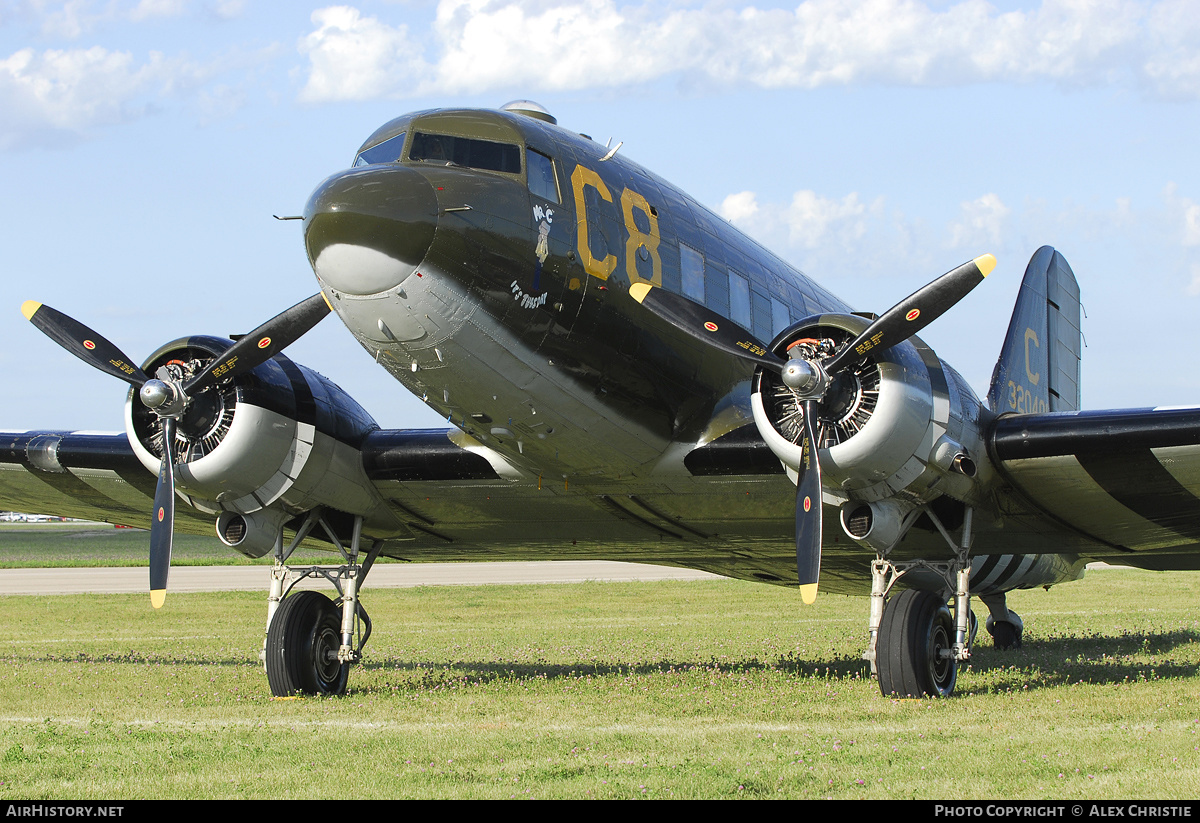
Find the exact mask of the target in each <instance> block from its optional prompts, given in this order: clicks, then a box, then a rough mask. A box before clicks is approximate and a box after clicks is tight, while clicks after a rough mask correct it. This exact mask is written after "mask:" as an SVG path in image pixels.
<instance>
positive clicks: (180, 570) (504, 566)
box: [0, 560, 719, 595]
mask: <svg viewBox="0 0 1200 823" xmlns="http://www.w3.org/2000/svg"><path fill="white" fill-rule="evenodd" d="M705 579H714V580H715V579H719V578H718V577H717V575H714V574H709V573H707V572H698V571H692V570H690V569H673V568H669V567H666V566H646V565H642V564H640V563H612V562H606V561H581V560H557V561H546V562H536V563H535V562H528V563H522V562H513V563H404V564H401V563H386V564H380V565H378V566H375V567H374V568H373V569H371V572H370V574H369V575H368V576H367V580H366V583H365V585H364V588H365V589H366V590H368V591H369V590H370V589H373V588H405V587H410V586H479V585H486V584H489V583H492V584H502V585H504V584H508V585H511V584H519V583H582V582H584V581H587V580H606V581H630V580H705ZM269 580H270V567H269V566H176V567H175V568H172V569H171V580H170V584H169V585H168V586H167V588H168V589H169V590H170V591H171V592H173V593H179V592H215V591H261V592H264V593H265V592H266V591H267V586H268V583H269ZM310 583H311V586H310V587H311V588H326V587H328V585H329V584H328V583H325V581H323V580H315V581H311V580H306V581H304V583H303V584H301V585H302V586H308V585H309V584H310ZM149 587H150V573H149V571H148V570H147V569H146V568H145V567H129V568H118V569H112V568H96V569H0V595H22V594H25V595H45V594H85V593H94V594H126V593H142V592H146V591H148V590H149Z"/></svg>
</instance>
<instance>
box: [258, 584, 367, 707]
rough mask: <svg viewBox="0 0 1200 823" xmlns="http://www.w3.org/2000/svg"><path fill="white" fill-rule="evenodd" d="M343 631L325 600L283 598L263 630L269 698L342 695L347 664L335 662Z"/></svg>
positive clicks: (314, 595) (306, 595)
mask: <svg viewBox="0 0 1200 823" xmlns="http://www.w3.org/2000/svg"><path fill="white" fill-rule="evenodd" d="M341 630H342V616H341V613H340V611H339V610H338V609H337V607H336V606H334V605H333V601H331V600H330V599H329V598H328V597H326V596H325V595H323V594H320V593H318V592H312V591H302V592H296V593H295V594H293V595H291V596H290V597H287V598H285V599H284V601H283V602H282V603H281V604H279V610H278V611H276V612H275V617H274V618H272V620H271V627H270V628H269V629H268V630H267V683H269V684H270V686H271V694H273V695H275V696H276V697H287V696H289V695H294V694H328V695H342V694H345V693H346V682H347V681H348V680H349V677H350V664H349V663H342V662H339V661H338V659H337V653H338V648H339V647H340V646H341V645H342V637H341Z"/></svg>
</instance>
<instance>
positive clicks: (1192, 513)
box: [0, 101, 1200, 696]
mask: <svg viewBox="0 0 1200 823" xmlns="http://www.w3.org/2000/svg"><path fill="white" fill-rule="evenodd" d="M619 148H620V146H619V145H618V146H617V147H616V148H608V147H605V146H600V145H598V144H596V143H594V142H592V140H591V139H589V138H588V137H586V136H582V135H578V134H575V133H572V132H570V131H568V130H567V129H564V128H562V127H560V126H559V125H558V124H557V123H556V121H555V119H554V118H553V117H552V116H550V115H549V114H548V113H547V112H546V111H545V110H544V109H543V108H542V107H540V106H538V105H537V104H534V103H530V102H528V101H520V102H516V103H511V104H509V105H507V106H505V107H504V108H503V109H501V110H498V111H478V110H470V111H467V110H435V111H422V112H416V113H414V114H408V115H405V116H403V117H399V118H397V119H395V120H393V121H391V122H390V123H387V124H386V125H384V126H383V127H381V128H380V129H379V130H377V131H376V132H375V133H374V134H373V135H371V136H370V137H369V138H368V139H367V141H366V142H365V143H364V144H363V145H362V148H361V149H360V150H359V152H358V154H357V155H356V157H355V159H354V163H353V165H352V167H351V168H349V169H346V170H345V171H342V172H339V173H337V174H335V175H333V176H332V177H330V178H329V179H327V180H325V181H324V182H323V183H321V185H320V186H318V187H317V189H316V191H314V192H313V194H312V196H311V197H310V199H309V201H308V204H307V206H306V207H305V211H304V215H303V220H304V224H303V226H304V241H305V244H306V246H307V250H308V256H309V260H310V261H311V263H312V268H313V271H314V272H315V273H316V277H317V281H318V283H319V284H320V293H319V294H317V295H314V296H313V297H312V298H310V299H308V300H306V301H304V302H302V303H300V304H298V305H296V306H294V307H293V308H291V309H289V310H287V311H286V312H284V313H283V314H280V315H279V316H277V317H275V318H274V319H272V320H269V321H267V322H266V323H265V324H264V325H262V326H261V327H259V328H258V329H255V330H254V331H252V332H250V333H249V334H247V335H244V336H241V337H240V338H238V339H237V342H231V341H230V340H226V339H221V338H217V337H207V336H196V337H185V338H181V339H179V340H175V341H172V342H170V343H167V344H166V345H164V346H163V347H162V348H160V349H159V350H158V351H156V352H154V353H152V354H151V355H150V356H149V358H147V359H146V361H145V362H144V363H143V364H142V366H141V367H138V366H136V365H134V364H133V362H132V361H130V360H129V358H127V357H126V356H125V355H124V354H123V353H121V352H120V351H119V350H118V349H117V348H116V347H115V346H114V345H113V344H112V343H110V342H108V341H107V340H105V339H104V338H103V337H101V336H100V335H99V334H97V333H96V332H94V331H92V330H90V329H89V328H87V327H86V326H84V325H82V324H80V323H79V322H77V321H75V320H73V319H71V318H70V317H68V316H66V315H64V314H62V313H60V312H58V311H56V310H54V309H51V308H50V307H48V306H45V305H42V304H40V303H36V302H32V301H31V302H28V303H26V304H25V305H24V307H23V311H24V314H25V316H26V317H27V318H28V319H29V320H30V321H32V322H33V323H34V325H36V326H37V327H38V328H39V329H41V330H42V331H44V332H45V333H46V334H47V335H49V336H50V337H51V338H52V339H54V340H55V341H56V342H58V343H59V344H60V345H62V346H63V347H65V348H66V349H68V350H69V351H71V352H72V353H74V354H76V355H77V356H79V357H80V358H82V359H83V360H85V361H87V362H88V363H90V364H91V365H92V366H95V367H96V368H99V369H101V370H103V371H106V372H108V373H110V374H112V375H113V376H115V377H117V378H120V379H121V380H124V381H126V382H127V383H129V384H130V385H131V387H132V388H131V390H130V392H129V396H128V399H127V401H126V404H125V420H126V431H125V432H124V433H119V434H90V433H79V432H75V433H72V432H19V433H17V432H5V433H2V434H0V506H3V507H4V508H12V509H19V510H24V511H40V512H53V513H57V514H65V515H72V516H76V517H87V518H97V519H103V520H108V521H112V522H115V523H124V524H129V525H139V526H144V525H145V524H146V513H147V511H150V512H151V518H150V589H151V600H152V602H153V604H154V605H155V606H161V605H162V603H163V599H164V597H165V594H166V587H167V573H168V569H169V563H170V554H171V539H172V534H173V532H174V530H176V529H179V530H183V531H189V532H203V531H206V530H209V529H211V528H212V527H213V523H214V521H215V524H216V531H217V535H218V536H219V537H220V539H221V540H222V541H224V542H225V543H226V544H227V545H229V546H231V547H232V548H234V549H236V550H238V551H240V552H242V553H244V554H246V555H249V556H251V557H260V556H263V555H265V554H267V553H271V554H272V555H273V557H274V558H275V564H274V567H273V572H272V576H271V583H270V596H269V606H268V621H269V626H268V631H267V637H266V642H265V651H264V655H265V664H266V670H267V679H268V682H269V683H270V687H271V690H272V691H273V692H274V693H275V694H277V695H285V694H291V693H296V692H307V693H335V694H336V693H342V692H344V691H345V689H346V684H347V676H348V671H349V668H350V666H351V665H352V664H353V663H355V662H356V661H358V660H359V659H360V656H361V653H362V649H363V645H364V644H365V643H366V640H367V638H368V637H369V635H370V632H371V623H370V619H369V617H368V616H367V612H366V610H365V609H364V608H363V606H362V604H361V602H360V598H359V592H360V589H361V587H362V584H363V581H364V580H365V579H366V577H367V576H368V573H369V571H370V569H371V566H372V564H373V563H374V562H375V560H376V559H377V558H378V557H380V556H385V557H394V558H403V559H408V560H431V559H438V560H445V559H488V560H492V559H505V558H509V559H548V558H567V557H571V558H608V559H619V560H632V561H643V562H651V563H657V564H665V565H674V566H684V567H690V568H697V569H704V570H707V571H711V572H716V573H718V574H722V575H727V576H729V577H737V578H742V579H746V580H755V581H762V582H766V583H773V584H776V585H783V586H796V587H799V589H800V592H801V595H802V598H803V600H805V601H808V602H811V601H812V599H813V598H814V597H815V596H816V592H817V585H818V579H819V582H820V585H821V586H822V588H823V589H824V590H827V591H834V592H844V593H856V594H867V593H868V592H869V594H870V600H869V602H870V609H869V618H868V621H867V624H868V630H869V633H868V636H869V641H868V648H867V651H866V658H867V659H868V660H870V661H871V665H872V668H873V670H874V671H875V672H876V673H877V675H878V678H879V683H880V687H881V689H882V691H883V693H884V694H893V693H898V694H911V695H920V694H929V695H942V696H944V695H949V694H950V693H951V692H952V691H953V689H954V685H955V680H956V676H957V671H958V666H959V664H960V663H961V662H963V661H965V660H967V659H968V658H969V655H970V649H971V644H972V642H973V639H974V635H975V628H976V626H975V623H974V618H973V616H972V614H971V609H970V598H971V596H972V595H974V596H978V597H979V598H980V599H981V600H982V601H983V602H984V603H985V604H986V605H987V607H988V609H989V610H990V617H989V618H988V621H987V628H988V631H989V632H990V633H991V634H992V637H993V638H994V641H995V643H996V645H997V646H999V647H1012V646H1016V645H1019V644H1020V641H1021V632H1022V624H1021V619H1020V618H1019V617H1018V616H1017V615H1016V614H1015V613H1013V612H1012V611H1010V610H1009V609H1008V608H1007V607H1006V604H1005V594H1006V592H1008V591H1011V590H1013V589H1018V588H1029V587H1035V586H1049V585H1052V584H1056V583H1060V582H1064V581H1068V580H1073V579H1076V578H1078V577H1080V576H1082V569H1083V566H1084V563H1085V562H1086V561H1088V560H1091V559H1105V560H1117V561H1119V562H1121V563H1126V564H1130V565H1134V566H1140V567H1142V568H1148V569H1179V568H1200V553H1198V552H1197V549H1198V548H1200V546H1198V543H1200V518H1198V517H1197V516H1196V513H1197V509H1196V505H1197V504H1196V493H1197V491H1198V490H1200V446H1198V445H1197V443H1200V410H1197V409H1137V410H1132V411H1115V412H1113V411H1109V412H1080V411H1078V410H1077V409H1078V405H1079V353H1080V332H1079V292H1078V287H1077V285H1076V282H1075V277H1074V275H1073V274H1072V272H1071V269H1070V268H1069V267H1068V265H1067V263H1066V261H1065V260H1064V259H1063V257H1062V256H1061V255H1059V253H1058V252H1056V251H1055V250H1054V249H1051V248H1048V247H1045V248H1042V249H1039V250H1038V251H1037V252H1036V253H1035V254H1034V255H1033V258H1032V260H1031V261H1030V263H1029V266H1028V268H1027V270H1026V273H1025V279H1024V282H1023V285H1022V287H1021V290H1020V294H1019V296H1018V299H1017V306H1016V309H1015V311H1014V313H1013V319H1012V323H1011V325H1010V326H1009V330H1008V335H1007V338H1006V339H1005V341H1004V343H1003V346H1002V348H1001V351H1000V358H999V362H998V363H997V366H996V371H995V375H994V377H993V379H992V385H991V387H990V390H989V392H988V397H987V403H986V405H984V404H983V403H982V402H981V401H980V400H979V399H978V398H977V397H976V395H975V394H974V393H973V392H972V390H971V389H970V387H968V386H967V384H966V383H965V381H964V380H963V379H962V378H961V377H960V376H959V375H958V373H957V372H955V371H954V370H953V369H951V368H950V367H949V366H948V365H946V364H945V363H944V362H943V361H942V360H941V359H940V358H939V357H938V355H936V354H935V353H934V352H933V351H932V350H931V349H930V348H929V347H928V346H926V345H925V344H924V343H922V342H921V340H920V339H919V338H918V337H916V336H915V334H916V333H917V332H919V331H920V330H921V329H922V328H924V327H925V326H926V325H927V324H929V323H931V322H933V321H934V320H935V319H936V318H937V317H938V316H940V315H941V314H942V313H944V312H946V311H947V310H949V309H951V308H952V307H953V305H954V304H955V303H956V302H957V301H958V300H959V299H961V298H962V297H963V296H964V295H965V294H966V293H967V292H968V291H969V290H970V289H972V288H973V287H975V286H976V285H977V284H978V283H979V282H980V281H981V280H982V279H983V277H984V276H986V275H987V273H988V272H989V271H990V270H991V268H992V266H993V265H994V262H995V261H994V260H993V258H992V257H991V256H990V255H984V256H981V257H978V258H976V259H975V260H973V261H970V262H968V263H966V264H964V265H962V266H960V267H958V268H956V269H954V270H952V271H951V272H950V273H949V274H946V275H944V276H942V277H941V278H938V279H936V280H934V281H933V282H932V283H930V284H929V285H928V286H925V287H924V288H922V289H920V290H918V291H917V292H916V293H914V294H913V295H911V296H910V297H907V298H905V299H904V300H902V301H900V302H899V303H898V304H896V305H895V306H893V307H892V308H891V309H888V310H887V311H885V312H884V313H883V314H881V315H879V316H875V315H873V314H859V313H854V312H851V311H850V308H849V307H848V306H846V305H845V304H843V303H842V302H841V301H839V300H838V299H837V298H835V297H834V296H833V295H831V294H829V293H828V292H827V291H825V290H824V289H823V288H821V287H820V286H819V285H817V284H816V283H814V282H813V281H812V280H810V279H808V278H807V277H805V276H804V275H803V274H801V273H800V272H799V271H797V270H795V269H794V268H792V267H791V266H789V265H788V264H786V263H785V262H784V261H782V260H780V259H779V258H778V257H775V256H774V255H772V254H770V253H769V252H767V251H766V250H765V249H763V248H762V247H760V246H759V245H758V244H756V243H755V242H754V241H752V240H750V239H748V238H747V237H745V236H743V235H742V234H740V233H739V232H738V231H736V230H735V229H734V228H732V227H731V226H730V225H729V224H728V223H727V222H726V221H724V220H722V219H720V218H719V217H717V216H715V215H714V214H712V213H711V212H710V211H708V210H707V209H705V208H704V207H703V206H701V205H700V204H699V203H697V202H696V201H694V200H692V199H691V198H689V197H688V196H687V195H686V194H684V193H683V192H681V191H680V190H679V189H677V188H675V187H673V186H672V185H670V184H669V183H667V182H666V181H665V180H662V179H660V178H658V177H656V176H655V175H654V174H652V173H651V172H649V171H647V170H646V169H643V168H642V167H640V166H638V165H637V164H636V163H633V162H631V161H629V160H627V159H626V158H625V157H624V156H623V155H621V154H619V152H618V149H619ZM330 309H332V310H333V311H334V312H336V313H337V315H338V316H339V317H340V318H341V320H342V321H343V322H344V323H345V324H346V326H347V328H349V329H350V331H351V333H352V334H354V336H355V337H356V338H357V339H358V341H359V342H360V343H361V344H362V346H363V348H365V349H366V350H367V352H368V353H369V355H370V356H371V357H373V358H374V359H375V360H376V362H378V363H379V365H380V366H382V367H383V368H384V369H385V370H386V371H387V372H388V373H390V374H391V375H392V376H393V377H394V378H395V379H396V380H398V381H399V382H400V383H401V384H403V385H404V386H405V387H406V388H407V389H409V390H410V391H412V392H414V393H415V394H417V395H418V396H420V397H421V398H423V399H424V400H425V401H426V402H427V403H428V404H429V405H430V406H431V407H433V408H434V409H436V410H437V411H438V412H440V413H441V414H444V415H445V417H446V420H447V421H448V423H449V424H450V426H449V427H448V428H446V429H444V430H432V431H430V430H390V431H389V430H381V429H380V428H379V427H378V426H377V425H376V424H375V423H374V421H373V420H372V419H371V417H370V416H369V415H368V414H367V413H366V412H365V411H364V410H363V409H362V408H361V407H360V406H359V405H358V404H357V403H355V402H354V401H353V400H352V399H351V398H350V397H348V396H347V395H346V394H345V393H344V392H343V391H342V390H341V389H339V388H338V387H337V386H335V385H334V384H333V383H332V382H330V381H329V380H327V379H326V378H324V377H322V376H321V375H318V374H316V373H315V372H313V371H311V370H309V369H306V368H304V367H303V366H300V365H298V364H296V363H293V362H292V361H291V360H289V359H288V358H287V357H285V356H284V355H283V354H280V351H281V350H282V349H283V348H284V347H286V346H287V345H288V344H290V343H291V342H293V341H294V340H296V339H297V338H298V337H299V336H301V335H302V334H304V333H305V332H306V331H307V330H308V329H309V328H311V327H312V326H313V325H314V324H315V323H317V322H318V321H319V320H320V319H321V318H322V317H323V316H324V315H325V314H326V313H328V312H329V310H330ZM155 475H157V480H156V479H155ZM177 505H178V508H177ZM305 540H309V541H321V542H322V545H324V546H326V547H327V548H330V549H331V550H333V551H336V552H340V554H341V562H340V564H338V565H336V566H332V567H326V568H320V569H319V568H309V567H305V568H297V567H291V566H289V565H288V560H289V557H290V556H291V553H292V551H293V550H294V549H295V548H296V547H297V546H298V545H299V544H300V543H301V542H303V541H305ZM313 575H321V576H324V577H325V578H326V579H328V580H329V581H330V582H331V583H332V584H333V586H334V587H335V588H336V589H337V592H338V598H337V599H336V600H331V599H329V598H327V597H325V596H324V595H321V594H319V593H316V592H312V591H299V592H296V591H293V589H292V586H293V585H294V583H295V582H296V581H297V580H298V579H301V578H303V577H306V576H313ZM868 583H869V586H868Z"/></svg>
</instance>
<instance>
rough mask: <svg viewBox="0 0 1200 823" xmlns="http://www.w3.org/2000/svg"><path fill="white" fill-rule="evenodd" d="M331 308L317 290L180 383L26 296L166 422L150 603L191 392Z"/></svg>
mask: <svg viewBox="0 0 1200 823" xmlns="http://www.w3.org/2000/svg"><path fill="white" fill-rule="evenodd" d="M329 311H330V307H329V303H328V302H327V301H326V300H325V295H324V294H315V295H313V296H312V297H309V298H308V299H306V300H302V301H301V302H299V303H297V304H296V305H294V306H292V307H291V308H290V309H287V310H286V311H284V312H282V313H280V314H278V315H276V316H275V317H273V318H271V319H270V320H268V321H267V322H266V323H263V324H262V325H261V326H259V327H258V328H257V329H255V330H254V331H252V332H250V334H247V335H245V336H244V337H242V338H241V339H240V340H238V341H237V342H236V343H234V344H233V345H232V346H230V347H229V348H228V349H226V350H225V351H224V352H222V353H221V355H220V356H219V357H217V358H215V359H214V360H213V361H212V362H211V363H209V364H208V366H207V367H206V368H205V369H204V370H203V371H201V372H200V373H199V374H197V375H196V376H195V377H193V378H192V379H191V380H189V381H188V382H187V383H186V384H184V385H181V384H180V380H179V379H177V378H176V377H175V375H173V374H172V373H171V372H170V371H169V370H167V369H159V371H158V373H157V374H156V375H155V376H154V377H153V378H151V377H149V376H147V375H146V373H145V372H143V371H142V370H141V369H140V368H138V367H137V366H135V365H133V362H132V361H131V360H130V359H129V358H128V357H126V356H125V354H124V353H123V352H122V351H121V350H120V349H119V348H117V347H116V346H115V345H114V344H113V343H112V342H110V341H109V340H107V339H105V338H104V337H101V336H100V335H99V334H97V333H96V332H94V331H93V330H92V329H90V328H88V327H87V326H85V325H83V324H82V323H80V322H79V321H78V320H75V319H74V318H72V317H69V316H67V315H65V314H63V313H62V312H60V311H58V310H56V309H53V308H51V307H50V306H47V305H44V304H42V303H38V302H37V301H35V300H27V301H26V302H25V303H24V304H22V306H21V313H22V314H24V315H25V318H26V319H27V320H29V322H31V323H33V325H34V326H36V327H37V328H38V329H40V330H41V331H42V332H43V333H45V334H46V336H47V337H49V338H50V339H51V340H53V341H54V342H56V343H58V344H59V345H60V346H62V347H63V348H64V349H66V350H67V351H69V352H70V353H71V354H73V355H75V356H76V357H78V358H79V359H80V360H83V361H84V362H85V363H87V364H88V365H90V366H92V367H93V368H96V369H99V370H100V371H102V372H104V373H105V374H111V375H112V376H114V377H116V378H118V379H120V380H124V381H125V382H126V383H128V384H129V385H131V386H133V387H134V388H135V389H137V390H138V398H139V399H140V400H141V402H142V405H144V406H145V407H146V408H148V409H150V410H151V411H153V412H154V413H155V414H156V415H158V417H159V420H160V421H161V422H162V433H163V453H162V463H161V464H160V465H159V470H158V483H157V485H156V487H155V490H154V510H153V512H152V513H151V517H150V604H151V605H152V606H154V608H156V609H157V608H161V607H162V605H163V602H164V601H165V600H166V596H167V577H168V575H169V573H170V570H171V545H172V542H173V539H174V532H175V432H176V428H177V426H178V423H179V419H180V417H182V416H183V413H184V412H185V411H186V410H187V408H188V404H189V403H190V402H191V398H193V397H196V396H198V395H201V394H203V393H204V392H206V391H208V390H209V389H211V388H213V387H214V386H216V385H218V384H219V383H221V382H223V381H226V380H231V379H233V378H234V377H237V376H238V375H239V374H244V373H246V372H248V371H250V370H252V369H254V368H256V367H258V366H260V365H262V364H263V363H265V362H266V361H267V360H269V359H271V358H272V357H274V356H275V355H276V354H278V353H279V352H280V351H282V350H283V349H284V348H286V347H287V346H290V345H291V344H292V343H294V342H296V341H297V340H299V339H300V338H301V337H302V336H303V335H304V334H306V333H307V332H308V331H309V330H310V329H311V328H312V327H313V326H315V325H316V324H317V323H319V322H320V321H321V320H322V319H323V318H324V317H325V315H326V314H328V313H329Z"/></svg>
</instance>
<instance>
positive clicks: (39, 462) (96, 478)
mask: <svg viewBox="0 0 1200 823" xmlns="http://www.w3.org/2000/svg"><path fill="white" fill-rule="evenodd" d="M154 489H155V477H154V475H153V474H151V473H150V472H148V471H147V470H146V469H145V468H144V467H143V466H142V464H141V463H139V462H138V459H137V457H136V456H135V455H134V453H133V449H132V448H131V447H130V445H129V439H128V438H127V437H126V436H125V434H124V433H116V434H102V433H95V432H62V431H50V432H46V431H43V432H35V431H25V432H12V431H3V432H0V506H2V507H3V508H5V509H8V510H12V511H24V512H30V513H38V514H53V515H59V516H62V517H76V518H81V519H86V520H98V521H104V522H109V523H120V524H122V525H126V526H137V527H140V528H149V526H150V508H151V506H152V505H153V503H154ZM190 519H191V520H192V521H193V522H195V518H194V517H192V518H190Z"/></svg>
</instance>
